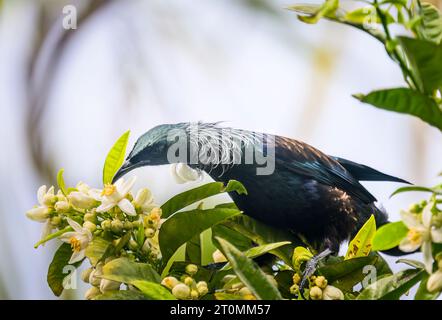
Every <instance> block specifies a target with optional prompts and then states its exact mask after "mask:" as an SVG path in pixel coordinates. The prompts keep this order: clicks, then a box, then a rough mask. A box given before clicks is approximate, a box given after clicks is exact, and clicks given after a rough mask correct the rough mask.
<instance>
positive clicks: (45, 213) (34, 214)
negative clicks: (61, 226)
mask: <svg viewBox="0 0 442 320" xmlns="http://www.w3.org/2000/svg"><path fill="white" fill-rule="evenodd" d="M26 217H28V219H31V220H33V221H37V222H45V221H46V220H47V219H48V218H49V210H48V208H46V207H44V206H42V207H37V208H32V209H31V210H28V211H27V212H26Z"/></svg>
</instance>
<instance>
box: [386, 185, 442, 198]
mask: <svg viewBox="0 0 442 320" xmlns="http://www.w3.org/2000/svg"><path fill="white" fill-rule="evenodd" d="M411 191H419V192H430V193H436V194H442V191H441V190H440V187H439V186H435V187H433V188H428V187H420V186H406V187H402V188H399V189H397V190H396V191H395V192H393V193H392V194H391V196H390V198H391V197H392V196H395V195H397V194H399V193H403V192H411Z"/></svg>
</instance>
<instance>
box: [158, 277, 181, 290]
mask: <svg viewBox="0 0 442 320" xmlns="http://www.w3.org/2000/svg"><path fill="white" fill-rule="evenodd" d="M179 283H180V282H179V281H178V279H177V278H175V277H165V278H164V279H163V280H162V281H161V284H162V285H163V286H165V287H166V288H168V289H169V290H172V289H173V288H174V287H175V286H176V285H177V284H179Z"/></svg>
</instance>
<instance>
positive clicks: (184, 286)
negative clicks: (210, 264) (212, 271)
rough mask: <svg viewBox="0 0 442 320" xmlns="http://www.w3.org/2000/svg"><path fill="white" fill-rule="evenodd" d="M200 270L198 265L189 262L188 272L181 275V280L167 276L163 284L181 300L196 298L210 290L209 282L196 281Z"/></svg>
mask: <svg viewBox="0 0 442 320" xmlns="http://www.w3.org/2000/svg"><path fill="white" fill-rule="evenodd" d="M197 272H198V266H197V265H194V264H189V265H187V266H186V274H184V275H182V276H181V281H180V280H178V279H177V278H175V277H172V276H169V277H165V278H164V279H163V281H161V284H162V285H163V286H165V287H166V288H168V289H169V290H171V291H172V294H173V295H174V296H175V298H177V299H180V300H196V299H199V298H201V297H203V296H204V295H206V294H207V293H208V292H209V289H208V286H207V282H205V281H198V282H197V281H196V280H195V279H194V276H195V275H196V273H197Z"/></svg>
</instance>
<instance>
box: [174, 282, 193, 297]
mask: <svg viewBox="0 0 442 320" xmlns="http://www.w3.org/2000/svg"><path fill="white" fill-rule="evenodd" d="M172 294H173V295H174V296H175V298H177V299H181V300H186V299H189V297H190V288H189V287H188V286H186V285H185V284H184V283H179V284H177V285H176V286H175V287H173V289H172Z"/></svg>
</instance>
